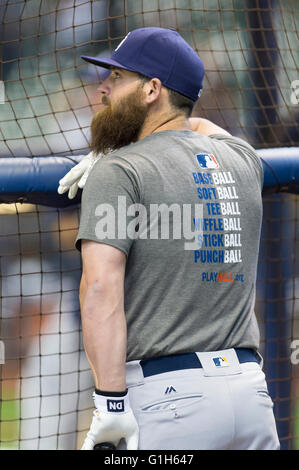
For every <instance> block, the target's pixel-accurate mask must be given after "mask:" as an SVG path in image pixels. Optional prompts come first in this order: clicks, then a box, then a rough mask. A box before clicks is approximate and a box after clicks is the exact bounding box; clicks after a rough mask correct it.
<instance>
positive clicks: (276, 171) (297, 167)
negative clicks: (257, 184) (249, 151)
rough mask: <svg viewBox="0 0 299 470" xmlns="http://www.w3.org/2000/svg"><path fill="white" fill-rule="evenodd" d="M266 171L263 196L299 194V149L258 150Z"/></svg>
mask: <svg viewBox="0 0 299 470" xmlns="http://www.w3.org/2000/svg"><path fill="white" fill-rule="evenodd" d="M257 153H258V155H259V157H260V158H261V160H262V164H263V169H264V186H263V194H269V193H280V192H287V193H293V194H299V147H284V148H273V149H260V150H257Z"/></svg>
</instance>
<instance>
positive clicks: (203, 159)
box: [196, 153, 219, 169]
mask: <svg viewBox="0 0 299 470" xmlns="http://www.w3.org/2000/svg"><path fill="white" fill-rule="evenodd" d="M196 158H197V161H198V164H199V166H200V168H210V169H215V168H219V163H218V162H217V160H216V158H215V157H214V155H212V154H211V153H198V154H197V155H196Z"/></svg>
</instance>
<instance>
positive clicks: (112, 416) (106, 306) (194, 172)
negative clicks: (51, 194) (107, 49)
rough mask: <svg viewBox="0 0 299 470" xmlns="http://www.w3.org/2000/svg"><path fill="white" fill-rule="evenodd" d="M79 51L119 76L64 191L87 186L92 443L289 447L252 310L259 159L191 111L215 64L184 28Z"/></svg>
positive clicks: (85, 279) (88, 443)
mask: <svg viewBox="0 0 299 470" xmlns="http://www.w3.org/2000/svg"><path fill="white" fill-rule="evenodd" d="M83 58H84V59H85V60H87V61H88V62H91V63H93V64H95V65H96V66H101V67H104V68H108V69H110V70H111V74H110V75H109V77H108V78H106V79H105V80H104V81H103V82H102V83H101V85H100V87H99V92H100V94H101V96H102V103H103V109H101V111H100V112H98V113H97V114H96V115H95V116H94V118H93V121H92V124H91V136H92V143H91V149H92V152H93V153H91V154H90V155H89V156H88V157H87V158H86V159H85V160H84V161H83V162H81V164H80V165H81V167H79V168H78V167H77V168H75V169H74V170H73V173H72V174H71V175H67V177H66V178H65V179H64V180H62V181H61V182H60V189H59V191H60V192H63V191H65V190H67V189H69V188H70V187H71V186H72V185H73V184H75V187H74V188H75V190H76V186H78V185H81V186H84V184H85V186H84V190H83V194H82V210H81V221H80V227H79V232H78V236H77V240H76V246H77V248H78V249H80V250H81V252H82V261H83V273H82V281H81V286H80V302H81V316H82V329H83V339H84V346H85V350H86V354H87V357H88V360H89V363H90V366H91V369H92V372H93V375H94V380H95V391H94V394H93V398H94V404H95V411H94V415H93V419H92V422H91V426H90V430H89V432H88V433H87V436H86V439H85V441H84V444H83V447H82V449H85V450H92V449H93V448H94V446H95V445H96V444H97V443H102V442H111V443H113V444H114V445H115V446H118V448H127V449H278V448H279V441H278V437H277V432H276V426H275V420H274V415H273V403H272V400H271V398H270V396H269V394H268V390H267V385H266V381H265V376H264V373H263V371H262V358H261V356H260V354H259V353H258V348H259V331H258V326H257V322H256V318H255V313H254V303H255V282H256V270H257V260H258V249H259V238H260V229H261V220H262V200H261V188H262V184H263V173H262V166H261V163H260V161H259V158H258V157H257V155H256V153H255V151H254V149H253V148H252V147H251V146H250V145H249V144H247V143H246V142H244V141H243V140H241V139H238V138H235V137H233V136H231V135H230V134H229V133H228V132H226V131H224V130H222V129H220V128H219V127H218V126H216V125H214V124H212V123H210V122H209V121H206V120H202V119H192V120H190V119H189V118H190V115H191V112H192V108H193V105H194V103H195V101H196V100H197V98H198V96H199V94H200V91H201V89H202V82H203V77H204V67H203V64H202V62H201V60H200V58H199V56H198V55H197V54H196V53H195V52H194V51H193V49H192V48H191V47H190V46H189V45H188V44H187V43H186V42H185V41H184V40H183V38H182V37H181V36H180V35H179V34H178V33H177V32H175V31H173V30H169V29H163V28H141V29H137V30H134V31H132V32H131V33H129V34H128V35H127V37H126V38H125V39H124V40H123V41H122V42H121V43H120V45H119V46H118V48H117V49H116V50H115V52H114V53H113V55H112V57H111V58H107V59H103V58H101V59H97V58H94V57H86V56H85V57H83ZM97 155H100V156H101V158H97V157H96V156H97ZM91 168H92V170H91V171H90V169H91ZM87 176H88V178H87ZM80 179H81V181H80ZM84 180H85V181H84ZM71 196H72V194H71ZM165 228H166V229H168V230H165ZM179 229H180V230H179Z"/></svg>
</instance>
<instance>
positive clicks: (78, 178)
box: [57, 152, 101, 199]
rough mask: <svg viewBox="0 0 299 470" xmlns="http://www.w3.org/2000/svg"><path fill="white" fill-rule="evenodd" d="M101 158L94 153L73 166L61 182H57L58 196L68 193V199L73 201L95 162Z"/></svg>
mask: <svg viewBox="0 0 299 470" xmlns="http://www.w3.org/2000/svg"><path fill="white" fill-rule="evenodd" d="M99 158H101V155H97V154H96V153H94V152H90V153H89V154H88V155H86V156H85V157H84V158H83V159H82V160H81V162H80V163H78V164H77V165H75V166H74V167H73V168H72V169H71V170H70V171H69V172H68V173H67V174H66V175H65V176H64V177H63V178H61V180H59V186H58V190H57V192H58V194H64V193H65V192H66V191H68V198H69V199H74V197H75V196H76V194H77V191H78V188H81V189H82V188H83V187H84V185H85V183H86V180H87V178H88V176H89V173H90V172H91V169H92V167H93V165H94V164H95V162H96V161H97V160H98V159H99Z"/></svg>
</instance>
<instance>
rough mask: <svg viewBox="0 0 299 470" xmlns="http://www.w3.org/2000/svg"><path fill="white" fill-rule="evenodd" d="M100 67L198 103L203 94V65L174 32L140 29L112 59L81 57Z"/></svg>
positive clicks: (122, 43)
mask: <svg viewBox="0 0 299 470" xmlns="http://www.w3.org/2000/svg"><path fill="white" fill-rule="evenodd" d="M82 59H84V60H86V61H87V62H90V63H92V64H94V65H98V66H99V67H104V68H108V69H109V68H111V67H117V68H120V69H125V70H128V71H130V72H137V73H140V74H142V75H145V76H146V77H149V78H155V77H156V78H159V79H160V80H161V82H162V84H163V85H164V86H165V87H166V88H170V89H171V90H175V91H177V92H178V93H181V94H182V95H184V96H187V97H188V98H190V99H191V100H193V101H196V100H197V98H198V96H199V95H200V93H201V90H202V82H203V78H204V73H205V71H204V65H203V63H202V61H201V59H200V57H199V56H198V54H196V52H195V51H194V50H193V49H192V48H191V47H190V46H189V44H188V43H187V42H186V41H185V40H184V39H183V38H182V36H180V35H179V34H178V33H177V32H176V31H175V30H172V29H166V28H152V27H148V28H139V29H135V30H133V31H131V32H130V33H129V34H127V36H126V37H125V38H124V39H123V40H122V41H121V43H120V44H119V45H118V47H117V48H116V49H115V51H114V52H113V54H112V56H111V58H102V57H89V56H82Z"/></svg>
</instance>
